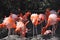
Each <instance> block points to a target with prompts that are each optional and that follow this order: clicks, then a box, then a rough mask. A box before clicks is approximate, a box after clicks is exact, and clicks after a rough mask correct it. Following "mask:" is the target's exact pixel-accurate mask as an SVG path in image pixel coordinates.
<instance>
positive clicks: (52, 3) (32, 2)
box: [0, 0, 60, 18]
mask: <svg viewBox="0 0 60 40" xmlns="http://www.w3.org/2000/svg"><path fill="white" fill-rule="evenodd" d="M46 7H51V8H53V9H55V10H58V9H60V0H0V18H1V17H4V15H6V16H8V15H9V12H11V11H12V12H14V13H16V14H18V13H19V12H20V11H21V10H22V11H23V12H25V11H26V10H30V11H31V12H37V13H38V12H40V11H44V10H45V8H46Z"/></svg>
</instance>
